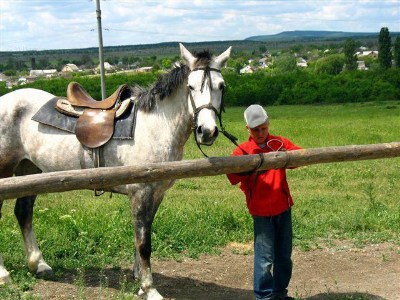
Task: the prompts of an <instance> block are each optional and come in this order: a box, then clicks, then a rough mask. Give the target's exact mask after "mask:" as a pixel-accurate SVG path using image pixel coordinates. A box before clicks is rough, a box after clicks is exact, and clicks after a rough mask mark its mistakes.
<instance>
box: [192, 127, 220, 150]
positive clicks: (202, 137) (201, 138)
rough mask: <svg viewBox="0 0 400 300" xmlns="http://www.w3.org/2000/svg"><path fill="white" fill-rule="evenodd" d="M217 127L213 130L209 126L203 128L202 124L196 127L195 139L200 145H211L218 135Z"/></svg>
mask: <svg viewBox="0 0 400 300" xmlns="http://www.w3.org/2000/svg"><path fill="white" fill-rule="evenodd" d="M218 133H219V132H218V127H215V128H214V129H213V130H210V129H209V128H204V127H203V126H198V127H197V128H196V139H197V142H198V143H199V144H201V145H206V146H211V145H212V144H213V143H214V141H215V139H216V138H217V137H218Z"/></svg>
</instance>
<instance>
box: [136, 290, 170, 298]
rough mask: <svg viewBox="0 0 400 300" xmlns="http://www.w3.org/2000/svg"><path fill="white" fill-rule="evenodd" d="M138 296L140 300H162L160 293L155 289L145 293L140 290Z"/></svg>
mask: <svg viewBox="0 0 400 300" xmlns="http://www.w3.org/2000/svg"><path fill="white" fill-rule="evenodd" d="M138 296H140V299H144V300H163V299H164V297H163V296H161V295H160V293H159V292H158V291H157V290H156V289H155V288H151V289H149V290H148V292H147V293H145V292H144V291H143V290H142V289H140V290H139V292H138Z"/></svg>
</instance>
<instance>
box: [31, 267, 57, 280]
mask: <svg viewBox="0 0 400 300" xmlns="http://www.w3.org/2000/svg"><path fill="white" fill-rule="evenodd" d="M53 275H54V273H53V269H52V268H50V267H49V266H48V265H47V264H40V265H39V266H38V269H37V271H36V274H35V276H36V277H37V278H41V279H48V278H51V277H53Z"/></svg>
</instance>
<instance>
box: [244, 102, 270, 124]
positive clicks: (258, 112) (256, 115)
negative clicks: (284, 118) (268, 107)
mask: <svg viewBox="0 0 400 300" xmlns="http://www.w3.org/2000/svg"><path fill="white" fill-rule="evenodd" d="M244 120H245V122H246V124H247V126H249V127H250V128H255V127H257V126H259V125H261V124H264V123H265V122H267V121H268V115H267V112H266V111H265V109H264V108H263V107H262V106H261V105H258V104H253V105H250V106H249V107H248V108H246V110H245V111H244Z"/></svg>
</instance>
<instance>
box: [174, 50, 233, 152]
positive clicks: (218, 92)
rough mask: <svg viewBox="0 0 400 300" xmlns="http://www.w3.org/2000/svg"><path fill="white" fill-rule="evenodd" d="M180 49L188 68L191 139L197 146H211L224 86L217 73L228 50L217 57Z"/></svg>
mask: <svg viewBox="0 0 400 300" xmlns="http://www.w3.org/2000/svg"><path fill="white" fill-rule="evenodd" d="M180 48H181V56H182V58H183V59H184V60H185V61H186V63H187V64H188V66H189V68H190V74H189V77H188V101H189V111H190V113H192V114H193V128H194V130H193V132H194V134H195V139H196V142H197V143H198V144H202V145H211V144H212V143H213V142H214V141H215V139H216V138H217V136H218V127H217V117H218V118H220V114H221V110H222V109H223V103H222V99H223V98H222V96H223V92H224V88H225V82H224V78H223V77H222V75H221V71H220V70H221V68H222V67H223V66H224V65H225V63H226V61H227V60H228V58H229V56H230V53H231V47H229V48H228V49H227V50H226V51H225V52H224V53H222V54H221V55H219V56H217V57H214V56H212V55H211V54H210V53H209V52H208V51H203V52H200V53H198V54H196V55H192V54H191V53H190V52H189V51H188V50H187V49H186V48H185V47H184V46H183V45H182V44H180Z"/></svg>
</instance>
